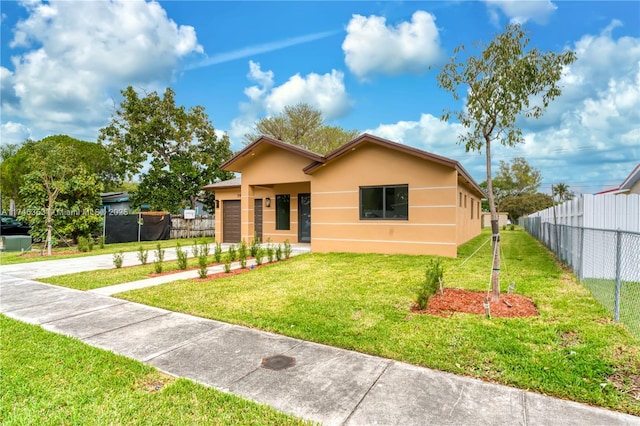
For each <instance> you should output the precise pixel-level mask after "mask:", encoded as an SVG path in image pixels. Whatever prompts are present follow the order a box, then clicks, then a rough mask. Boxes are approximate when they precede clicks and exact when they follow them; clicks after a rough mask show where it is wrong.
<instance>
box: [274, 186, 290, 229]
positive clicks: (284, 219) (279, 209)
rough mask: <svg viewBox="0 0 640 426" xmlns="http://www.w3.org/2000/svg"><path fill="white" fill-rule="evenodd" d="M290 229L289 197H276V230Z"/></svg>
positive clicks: (287, 195)
mask: <svg viewBox="0 0 640 426" xmlns="http://www.w3.org/2000/svg"><path fill="white" fill-rule="evenodd" d="M290 228H291V196H290V195H289V194H283V195H276V229H277V230H279V231H288V230H289V229H290Z"/></svg>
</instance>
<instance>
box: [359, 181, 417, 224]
mask: <svg viewBox="0 0 640 426" xmlns="http://www.w3.org/2000/svg"><path fill="white" fill-rule="evenodd" d="M360 219H398V220H407V219H409V185H388V186H361V187H360Z"/></svg>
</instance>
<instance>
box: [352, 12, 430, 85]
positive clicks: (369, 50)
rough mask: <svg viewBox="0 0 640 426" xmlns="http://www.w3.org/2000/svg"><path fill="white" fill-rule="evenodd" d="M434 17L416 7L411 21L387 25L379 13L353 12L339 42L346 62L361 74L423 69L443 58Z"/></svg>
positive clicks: (418, 71)
mask: <svg viewBox="0 0 640 426" xmlns="http://www.w3.org/2000/svg"><path fill="white" fill-rule="evenodd" d="M435 19H436V18H435V17H434V16H433V15H431V14H429V13H427V12H424V11H421V10H419V11H416V12H415V13H414V14H413V16H412V17H411V22H402V23H400V24H398V25H397V26H395V27H389V26H387V25H386V19H385V18H384V17H382V16H373V15H372V16H369V17H368V18H367V17H364V16H361V15H353V17H352V18H351V21H349V24H348V25H347V36H346V37H345V39H344V41H343V43H342V50H343V51H344V55H345V62H346V64H347V66H348V67H349V69H350V70H351V72H353V73H354V74H355V75H357V76H358V77H360V78H365V77H367V76H369V75H372V74H403V73H422V72H425V71H426V70H427V69H428V68H429V66H431V65H433V64H436V63H437V62H438V61H439V60H440V59H441V58H442V50H441V48H440V38H439V34H438V28H437V27H436V24H435Z"/></svg>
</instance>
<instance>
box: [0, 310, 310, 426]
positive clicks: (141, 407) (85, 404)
mask: <svg viewBox="0 0 640 426" xmlns="http://www.w3.org/2000/svg"><path fill="white" fill-rule="evenodd" d="M0 328H1V329H2V333H1V334H0V343H1V344H0V359H2V363H1V364H0V389H2V392H1V393H0V423H2V424H3V425H25V424H82V425H104V424H121V425H135V424H171V425H179V424H216V425H219V424H228V425H235V424H273V425H281V424H290V425H294V424H305V423H304V422H302V421H301V420H298V419H295V418H292V417H290V416H287V415H284V414H281V413H279V412H277V411H275V410H274V409H272V408H270V407H267V406H264V405H259V404H256V403H253V402H250V401H247V400H243V399H241V398H239V397H237V396H234V395H231V394H227V393H223V392H219V391H217V390H215V389H212V388H209V387H206V386H202V385H199V384H196V383H194V382H192V381H190V380H186V379H177V378H174V377H171V376H168V375H166V374H163V373H161V372H159V371H158V370H156V369H154V368H153V367H150V366H147V365H144V364H142V363H140V362H138V361H134V360H130V359H128V358H126V357H123V356H119V355H114V354H113V353H111V352H108V351H105V350H102V349H98V348H93V347H91V346H88V345H85V344H83V343H82V342H80V341H79V340H76V339H72V338H69V337H66V336H62V335H58V334H54V333H51V332H48V331H45V330H43V329H42V328H40V327H38V326H34V325H28V324H24V323H21V322H19V321H15V320H12V319H9V318H7V317H5V316H2V315H0ZM176 408H178V409H176Z"/></svg>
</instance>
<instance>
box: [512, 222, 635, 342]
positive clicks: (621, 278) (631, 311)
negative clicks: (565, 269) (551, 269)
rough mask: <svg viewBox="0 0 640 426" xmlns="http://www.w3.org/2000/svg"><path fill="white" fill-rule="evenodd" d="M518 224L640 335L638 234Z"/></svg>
mask: <svg viewBox="0 0 640 426" xmlns="http://www.w3.org/2000/svg"><path fill="white" fill-rule="evenodd" d="M520 226H522V227H523V228H525V229H526V230H527V232H529V234H531V235H533V236H534V237H535V238H537V239H538V240H540V241H541V242H542V243H543V244H544V245H545V246H547V248H549V249H550V250H551V251H553V252H554V253H555V254H556V256H558V258H559V259H560V261H562V262H563V263H565V264H566V265H568V266H570V267H571V269H572V270H573V272H574V273H575V274H576V276H577V277H578V279H579V280H580V283H582V285H584V286H585V287H586V288H588V289H589V291H591V294H593V297H595V298H596V300H598V301H599V302H600V303H601V304H602V305H603V306H604V307H605V308H606V309H607V310H608V311H609V312H610V313H611V315H612V316H613V318H614V320H615V321H616V322H621V323H623V324H624V325H625V326H626V327H627V329H629V331H630V332H631V334H633V335H634V336H635V337H638V338H640V233H637V232H629V231H613V230H605V229H591V228H581V227H576V226H568V225H554V224H553V223H548V222H542V220H541V218H539V217H534V218H521V219H520Z"/></svg>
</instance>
